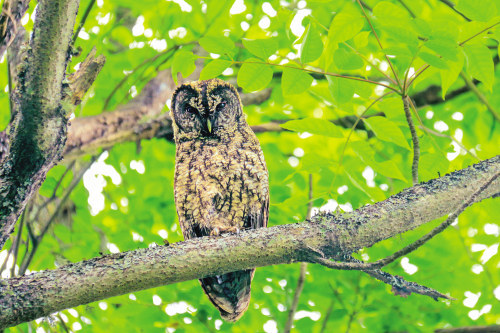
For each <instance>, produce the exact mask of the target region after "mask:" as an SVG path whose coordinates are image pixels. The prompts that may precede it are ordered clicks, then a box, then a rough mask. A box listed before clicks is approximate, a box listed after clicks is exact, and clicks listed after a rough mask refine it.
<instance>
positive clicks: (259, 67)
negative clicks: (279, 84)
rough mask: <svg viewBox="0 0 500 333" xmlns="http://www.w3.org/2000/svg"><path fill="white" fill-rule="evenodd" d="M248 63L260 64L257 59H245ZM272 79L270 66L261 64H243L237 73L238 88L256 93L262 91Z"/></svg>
mask: <svg viewBox="0 0 500 333" xmlns="http://www.w3.org/2000/svg"><path fill="white" fill-rule="evenodd" d="M246 61H249V62H253V61H256V62H261V60H259V59H247V60H246ZM272 78H273V70H272V69H271V66H269V65H266V64H262V63H248V62H245V63H244V64H243V65H242V66H241V68H240V70H239V72H238V78H237V82H238V85H239V86H240V87H242V88H243V89H245V90H247V91H250V92H252V91H258V90H262V89H264V88H265V87H266V86H267V85H268V84H269V82H271V80H272Z"/></svg>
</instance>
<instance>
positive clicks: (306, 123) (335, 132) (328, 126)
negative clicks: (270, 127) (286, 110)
mask: <svg viewBox="0 0 500 333" xmlns="http://www.w3.org/2000/svg"><path fill="white" fill-rule="evenodd" d="M281 127H283V128H286V129H288V130H291V131H294V132H308V133H311V134H317V135H323V136H328V137H331V138H342V137H343V135H342V132H341V131H340V129H339V128H338V127H337V126H335V125H334V124H333V123H332V122H330V121H328V120H326V119H318V118H305V119H300V120H290V121H287V122H286V123H284V124H281Z"/></svg>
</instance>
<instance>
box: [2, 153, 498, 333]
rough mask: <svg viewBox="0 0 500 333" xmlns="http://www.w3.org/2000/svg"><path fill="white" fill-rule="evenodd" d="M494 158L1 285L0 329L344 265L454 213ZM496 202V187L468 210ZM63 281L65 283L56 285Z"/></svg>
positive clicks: (488, 173) (494, 166)
mask: <svg viewBox="0 0 500 333" xmlns="http://www.w3.org/2000/svg"><path fill="white" fill-rule="evenodd" d="M498 172H500V156H496V157H493V158H491V159H489V160H486V161H483V162H481V163H478V164H476V165H474V166H471V167H469V168H466V169H463V170H459V171H455V172H453V173H451V174H449V175H446V176H444V177H441V178H438V179H434V180H431V181H429V182H426V183H422V184H419V185H415V186H413V187H411V188H408V189H406V190H404V191H402V192H400V193H398V194H396V195H394V196H392V197H390V198H388V199H387V200H385V201H382V202H379V203H377V204H374V205H370V206H364V207H362V208H360V209H358V210H356V211H354V212H352V213H346V214H340V215H334V214H331V213H325V214H318V215H316V216H314V217H312V218H311V220H310V221H309V222H305V223H295V224H288V225H279V226H275V227H271V228H261V229H257V230H251V231H244V232H241V233H240V234H238V235H233V234H225V235H222V236H220V237H202V238H197V239H192V240H189V241H186V242H180V243H175V244H172V245H170V246H157V247H154V248H148V249H138V250H135V251H129V252H124V253H119V254H112V255H106V256H102V257H99V258H94V259H91V260H87V261H82V262H79V263H75V264H70V265H67V266H63V267H61V268H58V269H55V270H48V271H42V272H37V273H33V274H31V275H28V276H24V277H19V278H11V279H6V280H0V327H7V326H12V325H16V324H18V323H21V322H24V321H29V320H33V319H35V318H38V317H41V316H47V315H49V314H50V313H53V312H55V311H60V310H62V309H66V308H70V307H74V306H77V305H81V304H87V303H90V302H94V301H98V300H101V299H104V298H107V297H111V296H116V295H121V294H124V293H129V292H134V291H137V290H142V289H146V288H153V287H157V286H161V285H166V284H173V283H177V282H181V281H186V280H192V279H198V278H202V277H206V276H213V275H220V274H225V273H228V272H232V271H235V270H242V269H249V268H252V267H261V266H267V265H276V264H284V263H292V262H298V261H312V258H314V257H317V253H323V254H324V256H325V258H333V259H335V258H337V259H338V258H342V257H345V256H346V255H350V254H351V253H352V252H354V251H357V250H359V249H361V248H364V247H369V246H372V245H373V244H375V243H377V242H379V241H381V240H384V239H387V238H390V237H393V236H395V235H397V234H400V233H403V232H405V231H408V230H411V229H414V228H416V227H418V226H420V225H422V224H424V223H426V222H429V221H431V220H433V219H436V218H439V217H441V216H443V215H445V214H450V213H452V212H453V211H455V210H456V209H457V208H459V207H460V205H462V204H463V202H464V201H465V200H466V199H468V198H470V197H471V196H472V195H473V194H474V193H475V192H476V191H477V189H478V188H479V186H480V184H484V183H486V181H487V180H489V179H490V178H491V177H493V176H494V175H495V174H496V173H498ZM498 195H500V180H498V179H497V180H495V181H494V182H492V184H491V185H490V186H489V187H488V188H486V189H485V190H484V191H483V192H481V194H479V195H478V196H477V197H476V198H475V199H474V202H478V201H481V200H483V199H486V198H490V197H495V196H498ZM63 281H64V283H62V282H63Z"/></svg>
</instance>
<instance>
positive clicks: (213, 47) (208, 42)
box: [199, 36, 234, 54]
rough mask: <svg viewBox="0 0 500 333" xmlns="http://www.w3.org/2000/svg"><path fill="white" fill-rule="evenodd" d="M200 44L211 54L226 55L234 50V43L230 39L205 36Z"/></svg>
mask: <svg viewBox="0 0 500 333" xmlns="http://www.w3.org/2000/svg"><path fill="white" fill-rule="evenodd" d="M199 42H200V45H201V46H202V47H203V48H204V49H205V51H207V52H209V53H216V54H226V53H230V52H231V51H232V50H233V49H234V42H233V41H232V40H231V39H229V38H228V37H215V36H205V37H203V38H201V39H200V40H199Z"/></svg>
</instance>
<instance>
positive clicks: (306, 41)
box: [300, 24, 323, 63]
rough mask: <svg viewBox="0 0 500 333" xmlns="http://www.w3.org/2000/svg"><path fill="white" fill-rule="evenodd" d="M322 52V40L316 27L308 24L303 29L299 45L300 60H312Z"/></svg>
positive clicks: (303, 61) (307, 61)
mask: <svg viewBox="0 0 500 333" xmlns="http://www.w3.org/2000/svg"><path fill="white" fill-rule="evenodd" d="M321 53H323V42H322V41H321V37H320V35H319V33H318V31H317V30H316V28H315V27H314V26H313V25H312V24H309V25H308V26H307V28H306V30H305V31H304V35H303V41H302V44H301V46H300V61H301V62H302V63H309V62H313V61H314V60H316V59H318V58H319V57H320V56H321Z"/></svg>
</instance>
